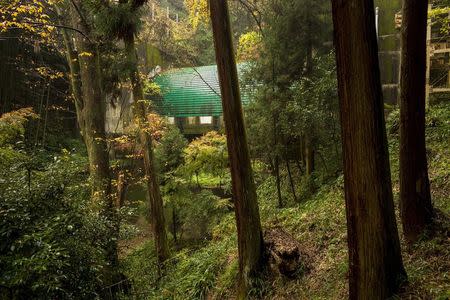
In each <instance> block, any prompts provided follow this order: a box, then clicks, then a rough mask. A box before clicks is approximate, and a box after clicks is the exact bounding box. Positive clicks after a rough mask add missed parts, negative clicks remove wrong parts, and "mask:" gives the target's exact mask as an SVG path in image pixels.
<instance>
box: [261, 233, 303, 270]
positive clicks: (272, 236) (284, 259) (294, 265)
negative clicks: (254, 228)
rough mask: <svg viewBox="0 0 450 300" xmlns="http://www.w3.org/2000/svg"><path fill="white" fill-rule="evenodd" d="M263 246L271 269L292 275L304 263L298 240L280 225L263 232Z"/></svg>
mask: <svg viewBox="0 0 450 300" xmlns="http://www.w3.org/2000/svg"><path fill="white" fill-rule="evenodd" d="M264 247H265V250H266V255H267V258H268V262H269V266H270V267H271V269H273V270H275V271H277V272H279V273H280V274H282V275H285V276H288V277H292V276H294V274H295V273H296V272H297V271H298V270H299V269H300V268H301V267H302V266H303V265H304V263H305V262H304V261H302V260H305V257H303V255H302V252H301V251H300V244H299V242H298V241H297V240H296V239H295V238H294V237H293V236H292V235H290V234H289V233H287V232H286V231H285V230H284V229H282V228H280V227H276V228H271V229H267V230H266V231H265V232H264Z"/></svg>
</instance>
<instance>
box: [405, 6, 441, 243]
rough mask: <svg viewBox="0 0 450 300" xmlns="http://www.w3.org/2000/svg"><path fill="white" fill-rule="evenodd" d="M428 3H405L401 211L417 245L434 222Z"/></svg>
mask: <svg viewBox="0 0 450 300" xmlns="http://www.w3.org/2000/svg"><path fill="white" fill-rule="evenodd" d="M427 11H428V1H412V0H404V1H403V22H402V52H401V62H402V63H401V75H400V76H401V78H400V209H401V219H402V224H403V234H404V236H405V238H406V240H407V241H409V242H414V241H416V240H417V238H418V237H419V235H420V234H421V233H422V232H423V230H424V229H425V228H426V226H427V225H429V224H431V223H432V220H433V205H432V203H431V196H430V182H429V179H428V166H427V156H426V148H425V70H426V35H427V32H426V31H427V18H428V17H427Z"/></svg>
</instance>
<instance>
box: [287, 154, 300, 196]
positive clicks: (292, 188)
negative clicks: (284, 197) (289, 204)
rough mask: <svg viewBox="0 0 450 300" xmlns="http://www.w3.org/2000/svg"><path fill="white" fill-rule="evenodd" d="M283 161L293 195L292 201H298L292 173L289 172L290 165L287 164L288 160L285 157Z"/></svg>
mask: <svg viewBox="0 0 450 300" xmlns="http://www.w3.org/2000/svg"><path fill="white" fill-rule="evenodd" d="M285 161H286V168H287V171H288V176H289V183H290V185H291V190H292V195H293V196H294V201H295V202H298V199H297V194H296V193H295V186H294V180H293V178H292V173H291V166H290V165H289V160H288V159H287V158H286V160H285Z"/></svg>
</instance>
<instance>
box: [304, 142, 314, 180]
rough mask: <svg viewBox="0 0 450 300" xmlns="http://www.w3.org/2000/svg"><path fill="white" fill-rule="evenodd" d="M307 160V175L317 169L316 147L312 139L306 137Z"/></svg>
mask: <svg viewBox="0 0 450 300" xmlns="http://www.w3.org/2000/svg"><path fill="white" fill-rule="evenodd" d="M305 161H306V175H311V174H312V173H313V172H314V170H315V161H314V148H313V145H312V143H311V140H310V139H309V138H308V137H306V141H305Z"/></svg>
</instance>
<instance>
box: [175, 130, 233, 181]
mask: <svg viewBox="0 0 450 300" xmlns="http://www.w3.org/2000/svg"><path fill="white" fill-rule="evenodd" d="M184 153H185V156H184V159H185V164H184V166H183V170H184V172H186V174H188V175H189V176H193V175H197V176H198V175H199V174H200V173H207V174H210V175H212V176H217V177H219V178H221V179H222V178H224V176H225V175H226V170H227V169H226V168H227V164H228V151H227V144H226V137H225V136H224V135H221V134H218V133H217V132H215V131H211V132H209V133H207V134H205V135H204V136H202V137H200V138H197V139H195V140H194V141H192V142H191V143H190V144H189V145H188V146H187V148H186V149H185V151H184Z"/></svg>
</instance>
